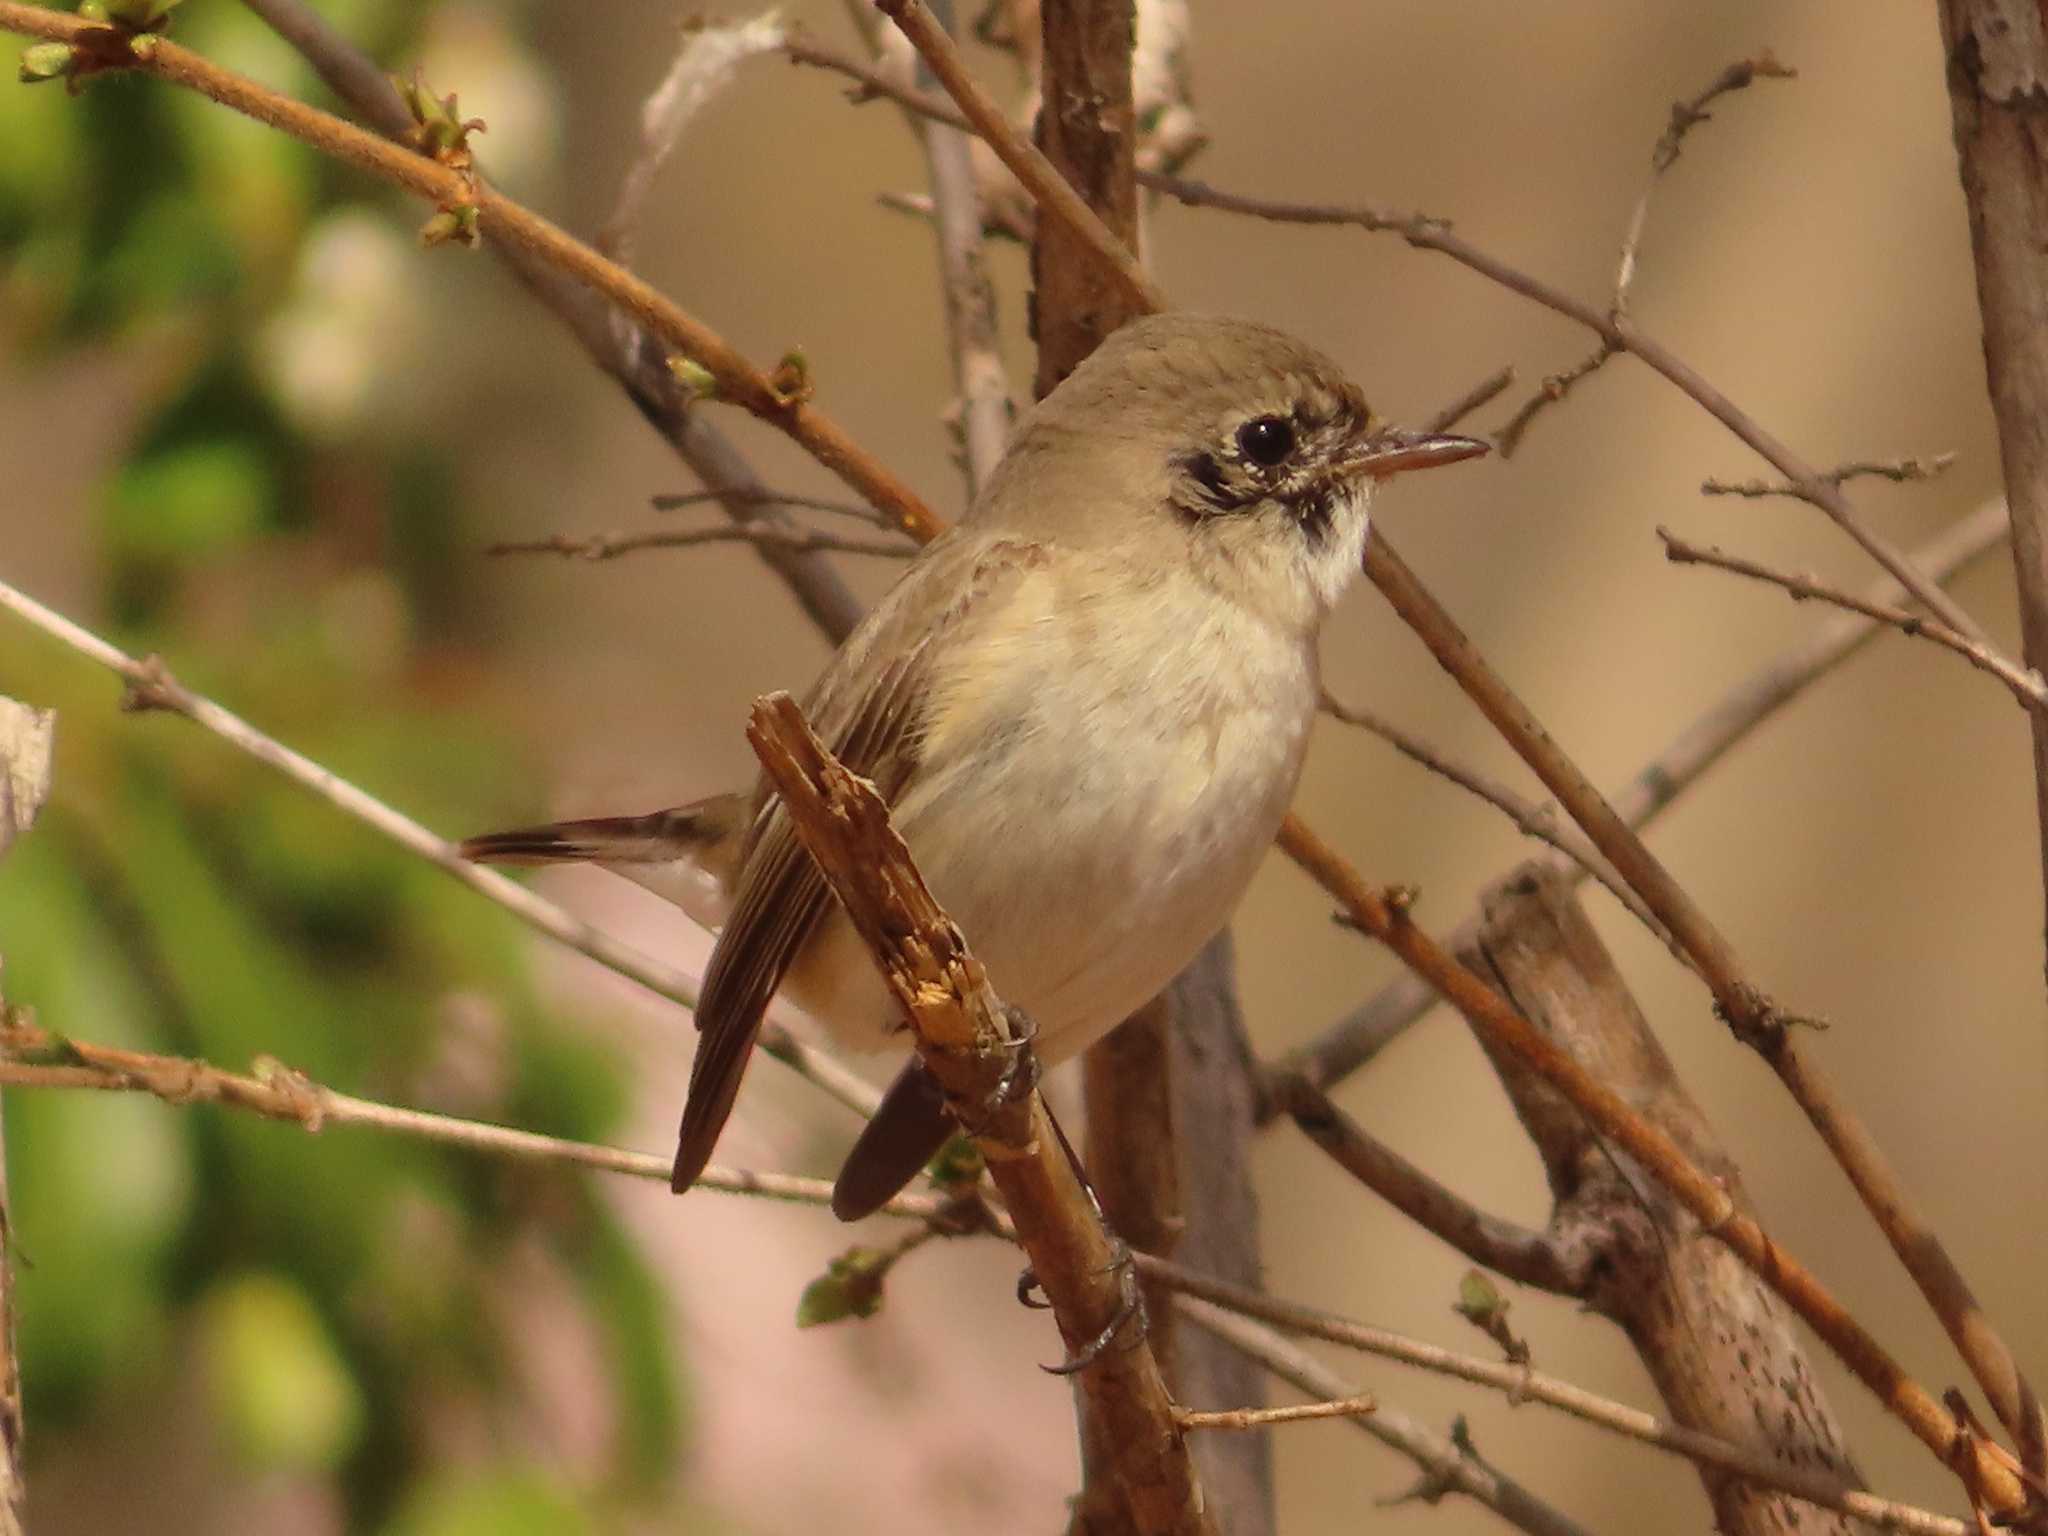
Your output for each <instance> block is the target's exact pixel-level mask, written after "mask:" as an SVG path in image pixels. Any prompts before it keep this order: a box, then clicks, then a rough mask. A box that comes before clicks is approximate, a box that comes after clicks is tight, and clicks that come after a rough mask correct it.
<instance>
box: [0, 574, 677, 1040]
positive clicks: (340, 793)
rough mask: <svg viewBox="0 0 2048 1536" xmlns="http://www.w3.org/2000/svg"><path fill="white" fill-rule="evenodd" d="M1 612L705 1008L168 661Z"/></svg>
mask: <svg viewBox="0 0 2048 1536" xmlns="http://www.w3.org/2000/svg"><path fill="white" fill-rule="evenodd" d="M0 608H6V609H8V610H10V611H12V612H13V613H15V614H18V615H19V616H20V617H21V618H23V619H26V620H27V621H28V622H29V623H30V624H32V625H34V626H35V627H36V628H37V629H40V630H41V631H42V632H43V633H44V634H46V635H49V636H51V637H52V638H54V639H56V640H58V641H61V642H62V643H63V644H65V645H67V646H69V647H70V648H71V649H72V650H74V651H77V652H78V653H79V654H80V655H82V656H85V657H87V658H88V659H90V660H92V661H96V662H98V663H99V664H100V665H101V666H103V667H105V668H107V669H108V670H109V671H111V672H113V673H115V674H116V675H118V676H119V677H121V678H123V679H124V680H125V681H126V682H127V684H128V691H127V694H126V696H125V697H124V699H123V701H122V707H123V708H124V709H161V710H168V711H169V712H171V713H172V714H178V715H183V716H184V717H185V718H186V719H188V720H190V721H191V722H192V723H193V724H195V725H197V726H200V727H201V728H203V729H205V730H208V731H211V732H212V733H213V734H214V735H216V736H218V737H219V738H220V739H221V740H223V741H225V742H227V743H228V744H229V745H230V746H232V747H235V748H237V749H239V750H240V751H242V752H244V753H246V754H247V755H248V756H250V757H253V758H255V759H256V760H257V761H258V762H260V763H265V764H268V765H269V766H270V767H272V768H275V769H276V770H277V771H278V772H280V773H282V774H284V775H285V777H287V778H289V779H293V780H295V781H297V782H298V783H299V784H301V785H303V786H304V787H305V788H307V789H309V790H311V791H312V792H313V793H314V794H315V795H318V796H319V797H320V798H321V799H322V800H325V801H326V802H327V803H328V804H329V805H332V806H333V807H335V809H337V810H339V811H341V812H342V813H343V814H345V815H348V816H351V817H354V818H355V819H356V820H357V821H360V822H362V823H364V824H365V825H366V826H368V827H370V828H371V829H373V830H374V831H376V832H379V833H381V834H383V836H385V837H386V838H388V839H390V840H391V841H392V842H395V843H397V844H398V845H399V846H400V847H402V848H404V849H405V850H406V851H407V852H408V853H411V854H414V855H416V856H418V857H419V858H422V859H425V860H426V861H427V862H428V863H429V864H432V865H434V866H435V867H436V868H437V869H440V870H443V871H445V872H446V873H447V874H449V875H452V876H453V877H454V878H455V879H457V880H459V881H461V882H462V883H463V884H464V885H466V886H468V887H469V888H470V889H471V890H473V891H475V892H477V893H478V894H479V895H482V896H486V897H488V898H489V899H490V900H492V901H495V902H496V903H497V904H498V905H499V906H501V907H503V908H505V909H506V910H507V911H508V912H510V913H512V914H513V916H515V917H517V918H519V919H520V920H521V921H523V922H524V923H526V924H527V925H528V926H529V927H531V928H535V929H537V930H539V931H540V932H542V933H544V934H546V935H547V936H548V937H549V938H552V939H555V940H557V941H559V942H560V943H563V944H566V945H568V946H569V947H570V948H571V949H573V950H576V951H577V952H579V953H581V954H584V955H588V956H589V957H590V958H591V959H593V960H595V961H597V962H598V963H599V964H601V965H604V966H607V967H609V968H610V969H611V970H614V971H616V972H618V973H619V974H620V975H621V976H626V977H629V978H631V979H632V980H634V981H637V982H639V983H640V985H641V986H643V987H646V988H647V989H648V990H649V991H651V992H654V993H657V994H658V995H660V996H662V997H666V998H669V999H670V1000H672V1001H674V1002H678V1003H681V1004H682V1005H683V1006H684V1007H685V1008H694V1007H696V1005H697V978H696V977H694V976H690V975H687V974H685V973H684V972H682V971H678V970H676V969H674V968H673V967H671V966H667V965H664V964H662V962H660V961H659V960H656V959H654V958H652V957H651V956H648V955H643V954H641V953H640V952H639V951H638V950H636V949H633V948H632V947H631V946H630V945H626V944H622V943H620V942H619V941H618V940H616V939H614V938H611V937H610V936H609V935H607V934H604V933H601V932H600V931H598V930H597V929H596V928H593V927H592V926H591V925H590V924H588V923H586V922H583V921H582V920H581V919H579V918H575V917H572V916H570V915H569V914H568V913H567V912H565V911H563V910H562V909H561V908H560V907H558V906H556V905H555V904H554V903H553V902H551V901H548V900H546V899H544V898H543V897H540V896H537V895H535V894H534V893H533V892H532V891H530V890H528V889H527V888H526V887H525V886H523V885H519V884H516V883H515V882H513V881H511V880H508V879H506V878H505V877H504V876H503V875H501V874H499V873H498V872H497V871H496V870H493V869H488V868H485V867H484V866H482V865H480V864H472V863H470V862H469V861H468V860H466V859H464V858H463V857H462V855H461V854H459V853H458V852H456V849H455V845H454V844H453V843H450V842H448V841H447V840H446V839H444V838H441V837H437V836H435V834H433V833H432V832H429V831H428V830H427V829H426V828H425V827H423V826H421V825H420V824H419V823H418V822H416V821H414V820H412V819H411V818H410V817H409V816H406V815H404V814H403V813H401V812H399V811H396V810H393V809H392V808H391V807H390V806H388V805H386V804H385V803H384V802H383V801H381V800H379V799H377V798H375V797H374V796H372V795H370V794H368V793H366V792H365V791H363V790H361V789H358V788H357V787H356V786H355V785H353V784H351V783H349V782H348V781H347V780H346V779H343V778H341V777H340V776H339V775H338V774H335V773H333V772H331V771H329V770H328V769H326V768H323V767H321V766H320V765H319V764H318V763H316V762H314V761H312V760H311V759H310V758H307V757H303V756H301V755H300V754H299V753H297V752H294V751H293V750H292V749H291V748H290V747H287V746H285V745H283V744H282V743H281V742H278V741H276V740H274V739H272V738H271V737H269V736H266V735H264V734H263V732H261V731H259V730H257V729H256V727H254V726H253V725H250V724H249V723H248V722H247V721H246V720H244V719H242V718H241V717H240V716H239V715H236V714H232V713H230V712H229V711H228V710H226V709H223V708H222V707H221V706H220V705H218V704H216V703H214V702H213V701H212V700H211V699H208V698H204V697H202V696H201V695H199V694H196V693H194V692H192V691H191V690H190V689H189V688H187V687H185V686H184V684H182V683H180V682H179V681H178V680H177V679H176V678H175V677H173V676H172V675H171V673H170V671H169V669H168V668H166V667H165V666H164V664H163V662H162V660H161V659H160V658H158V657H155V656H150V657H143V658H137V657H134V656H130V655H129V654H128V653H127V652H126V651H123V650H121V649H120V648H119V647H118V646H115V645H113V644H111V643H109V642H108V641H106V640H102V639H101V638H100V637H99V636H98V635H95V634H93V633H92V632H91V631H90V630H88V629H86V628H85V627H84V626H82V625H79V624H75V623H73V622H72V621H71V620H70V619H67V618H65V617H64V616H63V615H62V614H60V613H57V612H55V611H53V610H51V609H49V608H45V607H44V606H43V605H42V604H41V603H39V602H37V601H36V600H35V599H34V598H32V597H30V596H28V595H27V594H26V593H24V592H22V591H20V590H19V589H17V588H15V587H12V586H9V585H7V584H6V583H5V582H0Z"/></svg>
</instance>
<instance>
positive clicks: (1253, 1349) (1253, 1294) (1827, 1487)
mask: <svg viewBox="0 0 2048 1536" xmlns="http://www.w3.org/2000/svg"><path fill="white" fill-rule="evenodd" d="M1139 1262H1140V1265H1141V1267H1142V1268H1144V1270H1145V1271H1146V1272H1147V1274H1148V1275H1151V1276H1154V1277H1156V1278H1157V1279H1159V1280H1160V1281H1161V1283H1163V1284H1164V1285H1166V1286H1167V1287H1168V1288H1169V1289H1171V1290H1174V1291H1176V1292H1178V1293H1180V1296H1181V1298H1182V1299H1181V1300H1180V1301H1178V1302H1177V1303H1176V1306H1177V1307H1178V1308H1179V1310H1181V1312H1182V1313H1183V1315H1185V1316H1186V1317H1187V1319H1188V1320H1189V1321H1190V1322H1192V1323H1194V1324H1195V1325H1196V1326H1198V1327H1201V1328H1205V1329H1209V1330H1210V1331H1212V1332H1216V1333H1218V1334H1220V1335H1221V1336H1222V1337H1225V1338H1228V1339H1230V1340H1231V1342H1232V1343H1233V1344H1236V1345H1237V1346H1238V1347H1239V1348H1242V1349H1244V1350H1245V1352H1246V1353H1248V1354H1252V1355H1254V1356H1256V1357H1257V1358H1258V1359H1260V1360H1261V1361H1262V1362H1264V1363H1265V1364H1266V1365H1268V1366H1269V1367H1270V1368H1272V1369H1273V1370H1274V1371H1276V1372H1277V1373H1278V1374H1280V1375H1281V1376H1284V1377H1286V1378H1287V1379H1288V1380H1290V1381H1292V1382H1293V1383H1294V1384H1295V1385H1296V1386H1297V1387H1300V1388H1301V1389H1302V1390H1303V1391H1305V1392H1308V1393H1310V1394H1312V1395H1314V1396H1316V1397H1323V1398H1339V1397H1343V1396H1345V1395H1347V1394H1348V1393H1350V1392H1351V1391H1353V1390H1354V1389H1352V1388H1351V1387H1349V1386H1347V1385H1346V1384H1345V1383H1344V1382H1343V1381H1341V1380H1340V1379H1338V1378H1336V1377H1334V1376H1330V1375H1328V1374H1326V1373H1324V1372H1322V1371H1320V1370H1318V1371H1317V1373H1316V1374H1315V1375H1314V1376H1313V1377H1308V1376H1307V1373H1301V1374H1297V1373H1296V1371H1295V1369H1294V1365H1295V1362H1296V1361H1299V1360H1308V1359H1310V1358H1311V1357H1309V1356H1306V1355H1304V1354H1302V1353H1301V1352H1299V1351H1298V1350H1295V1349H1293V1347H1292V1346H1290V1345H1288V1344H1287V1342H1286V1341H1285V1340H1284V1339H1282V1338H1279V1337H1278V1336H1276V1335H1275V1334H1274V1333H1273V1332H1272V1331H1271V1330H1272V1329H1275V1328H1277V1329H1281V1330H1283V1331H1284V1332H1286V1333H1293V1334H1301V1335H1303V1336H1305V1337H1307V1338H1313V1339H1322V1340H1324V1341H1326V1342H1328V1343H1332V1344H1340V1345H1343V1346H1344V1347H1346V1348H1348V1349H1355V1350H1358V1351H1360V1352H1361V1353H1364V1354H1369V1355H1375V1356H1378V1357H1379V1358H1381V1359H1385V1360H1395V1361H1399V1362H1400V1363H1401V1364H1403V1365H1410V1366H1414V1367H1416V1368H1418V1369H1421V1370H1426V1371H1432V1372H1435V1373H1436V1374H1438V1375H1443V1376H1452V1377H1456V1378H1457V1379H1459V1380H1461V1381H1468V1382H1472V1383H1474V1384H1475V1385H1478V1386H1483V1387H1489V1388H1491V1389H1492V1390H1494V1391H1496V1392H1500V1393H1502V1394H1504V1395H1506V1396H1507V1397H1508V1398H1509V1399H1510V1400H1511V1401H1513V1402H1518V1403H1519V1402H1531V1403H1542V1404H1543V1405H1545V1406H1546V1407H1549V1408H1555V1409H1557V1410H1559V1411H1560V1412H1563V1413H1567V1414H1570V1415H1571V1416H1572V1417H1573V1418H1575V1419H1579V1420H1581V1421H1583V1422H1584V1423H1587V1424H1592V1425H1595V1426H1596V1427H1598V1428H1601V1429H1606V1430H1612V1431H1613V1432H1614V1433H1616V1434H1619V1435H1624V1436H1627V1437H1628V1438H1629V1439H1631V1440H1639V1441H1641V1442H1643V1443H1644V1444H1645V1445H1654V1446H1656V1447H1657V1448H1658V1449H1660V1450H1665V1451H1670V1452H1671V1453H1673V1454H1674V1455H1678V1456H1683V1457H1685V1458H1687V1459H1688V1460H1690V1461H1693V1462H1696V1463H1698V1464H1699V1465H1701V1466H1707V1467H1716V1468H1719V1469H1720V1470H1722V1471H1725V1472H1730V1473H1733V1474H1734V1475H1735V1476H1737V1477H1742V1478H1747V1479H1748V1480H1750V1481H1751V1482H1754V1483H1756V1484H1757V1485H1758V1486H1760V1487H1764V1488H1772V1489H1776V1490H1777V1491H1778V1492H1780V1493H1788V1494H1791V1495H1792V1496H1793V1497H1794V1498H1798V1499H1804V1500H1806V1501H1807V1502H1808V1503H1810V1504H1817V1505H1819V1506H1821V1507H1822V1508H1824V1509H1832V1510H1836V1511H1838V1512H1840V1513H1842V1514H1845V1515H1850V1516H1853V1517H1854V1518H1856V1519H1858V1520H1862V1521H1865V1522H1866V1523H1868V1524H1870V1525H1872V1526H1875V1527H1877V1528H1878V1529H1879V1530H1888V1531H1907V1532H1913V1533H1915V1536H1969V1527H1968V1526H1967V1525H1965V1523H1964V1522H1963V1521H1961V1520H1955V1519H1951V1518H1949V1517H1947V1516H1943V1515H1937V1514H1935V1513H1933V1512H1932V1511H1930V1510H1925V1509H1917V1508H1915V1507H1913V1506H1912V1505H1909V1504H1899V1503H1894V1502H1893V1501H1892V1500H1890V1499H1881V1498H1877V1497H1876V1496H1874V1495H1872V1494H1868V1493H1864V1492H1863V1491H1862V1490H1860V1489H1857V1488H1852V1487H1849V1486H1848V1485H1846V1484H1845V1483H1843V1482H1842V1481H1841V1480H1840V1479H1839V1478H1834V1477H1829V1476H1827V1475H1826V1474H1825V1473H1815V1472H1809V1471H1806V1470H1803V1469H1801V1468H1798V1467H1788V1466H1785V1465H1783V1464H1782V1463H1779V1462H1776V1461H1773V1460H1772V1459H1771V1458H1770V1457H1769V1456H1768V1455H1766V1454H1764V1453H1762V1452H1759V1451H1755V1450H1752V1449H1750V1448H1749V1447H1747V1446H1742V1445H1737V1444H1734V1443H1733V1442H1731V1441H1727V1440H1722V1439H1720V1438H1718V1437H1717V1436H1714V1435H1706V1434H1701V1433H1700V1432H1699V1431H1698V1430H1693V1429H1687V1428H1686V1427H1685V1426H1683V1425H1681V1424H1674V1423H1672V1422H1671V1421H1670V1420H1668V1419H1664V1418H1660V1417H1658V1416H1657V1415H1656V1414H1653V1413H1646V1412H1644V1411H1643V1410H1642V1409H1640V1408H1631V1407H1629V1406H1628V1405H1626V1404H1624V1403H1617V1402H1614V1401H1613V1400H1612V1399H1609V1398H1604V1397H1600V1396H1598V1395H1596V1394H1594V1393H1591V1392H1588V1391H1586V1390H1585V1389H1584V1388H1582V1387H1576V1386H1573V1385H1572V1384H1571V1383H1570V1382H1567V1381H1560V1380H1559V1379H1558V1378H1556V1377H1554V1376H1546V1375H1545V1374H1543V1373H1542V1372H1541V1371H1536V1370H1532V1369H1530V1368H1529V1367H1527V1366H1522V1365H1511V1364H1507V1363H1504V1362H1502V1361H1499V1360H1487V1359H1481V1358H1479V1357H1477V1356H1474V1355H1462V1354H1459V1353H1457V1352H1456V1351H1455V1350H1448V1349H1442V1348H1439V1347H1438V1346H1436V1345H1434V1344H1426V1343H1424V1342H1422V1341H1421V1340H1419V1339H1411V1338H1408V1337H1406V1336H1404V1335H1402V1334H1398V1333H1391V1332H1389V1331H1388V1330H1386V1329H1384V1328H1373V1327H1369V1326H1368V1325H1366V1324H1364V1323H1358V1322H1353V1321H1352V1320H1350V1319H1349V1318H1345V1317H1339V1316H1337V1315H1336V1314H1334V1313H1330V1312H1324V1311H1321V1310H1320V1309H1318V1308H1315V1307H1307V1306H1303V1305H1301V1304H1300V1303H1298V1302H1291V1301H1282V1300H1280V1299H1278V1298H1277V1297H1272V1296H1268V1295H1266V1294H1265V1293H1264V1292H1261V1291H1251V1290H1246V1289H1245V1288H1244V1287H1242V1286H1233V1285H1224V1284H1222V1283H1220V1282H1218V1281H1214V1280H1211V1279H1210V1278H1209V1277H1208V1276H1206V1275H1199V1274H1196V1273H1194V1272H1193V1271H1191V1270H1188V1269H1185V1268H1182V1267H1181V1266H1179V1265H1175V1264H1169V1263H1166V1262H1165V1261H1163V1260H1157V1259H1141V1260H1140V1261H1139ZM1246 1319H1255V1320H1256V1322H1253V1323H1251V1324H1249V1325H1247V1323H1246ZM1258 1323H1264V1324H1267V1325H1268V1326H1267V1327H1265V1328H1261V1327H1259V1326H1258ZM1275 1346H1277V1348H1276V1347H1275ZM1304 1378H1306V1379H1304ZM1384 1412H1385V1410H1382V1415H1384ZM1357 1422H1358V1426H1359V1428H1361V1429H1364V1430H1367V1431H1368V1432H1370V1430H1371V1427H1372V1424H1373V1422H1374V1420H1373V1419H1371V1418H1365V1419H1360V1420H1358V1421H1357Z"/></svg>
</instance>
